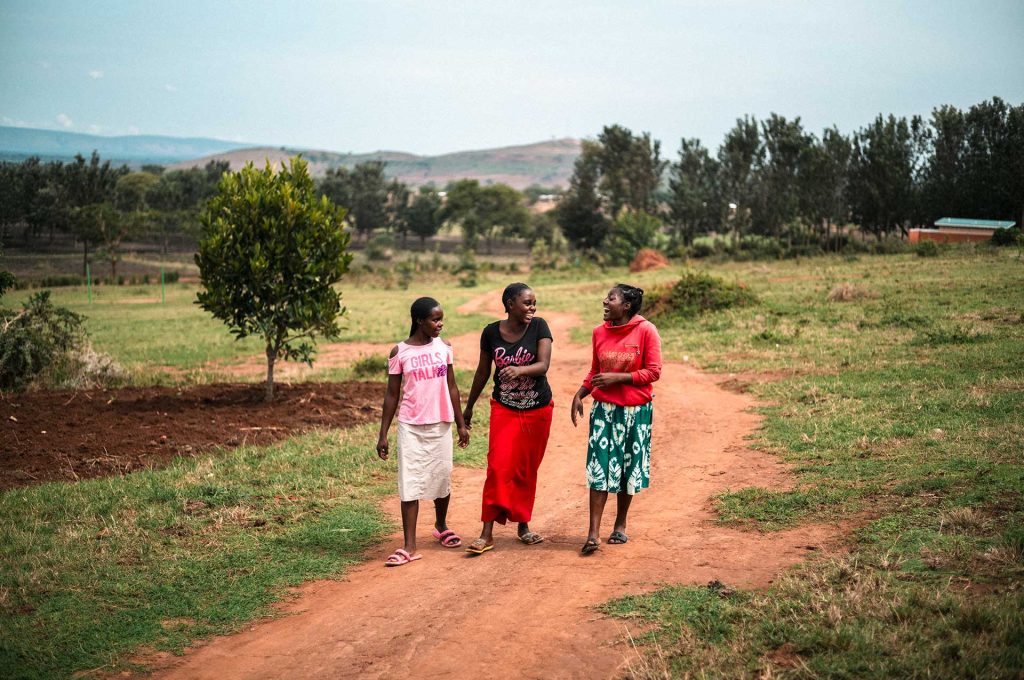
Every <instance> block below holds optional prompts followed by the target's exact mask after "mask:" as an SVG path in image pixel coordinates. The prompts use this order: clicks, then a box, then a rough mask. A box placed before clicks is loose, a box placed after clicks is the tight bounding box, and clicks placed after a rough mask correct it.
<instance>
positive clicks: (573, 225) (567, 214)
mask: <svg viewBox="0 0 1024 680" xmlns="http://www.w3.org/2000/svg"><path fill="white" fill-rule="evenodd" d="M595 145H596V142H592V141H588V140H584V142H583V150H582V153H580V155H579V157H578V158H577V159H576V163H575V166H574V168H573V173H572V178H571V179H570V180H569V190H568V191H567V192H565V195H564V196H562V200H561V201H559V202H558V207H557V208H555V219H556V220H557V221H558V226H560V227H561V228H562V233H563V234H565V238H566V239H568V240H569V243H571V244H572V245H573V247H575V248H578V249H581V250H586V249H596V248H598V247H600V246H601V244H602V243H604V240H605V237H606V236H607V235H608V228H609V226H610V221H609V220H608V218H607V217H606V216H605V214H604V210H603V209H602V208H603V205H602V199H601V194H600V192H599V191H598V187H597V184H598V181H599V179H600V168H599V166H598V163H597V154H596V152H595V150H594V149H593V147H594V146H595Z"/></svg>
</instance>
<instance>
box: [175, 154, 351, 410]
mask: <svg viewBox="0 0 1024 680" xmlns="http://www.w3.org/2000/svg"><path fill="white" fill-rule="evenodd" d="M343 219H344V210H343V209H341V208H338V207H337V206H335V205H334V204H333V203H332V202H331V201H330V200H329V199H328V198H327V197H326V196H321V197H320V198H319V199H317V198H316V195H315V191H314V186H313V180H312V179H311V178H310V176H309V172H308V169H307V164H306V162H305V161H303V160H302V159H301V158H299V157H296V158H293V159H292V160H291V162H290V164H289V165H287V166H285V167H283V168H282V169H281V170H280V171H278V172H274V170H273V168H272V167H271V166H270V164H269V163H268V164H267V165H266V167H265V168H264V169H263V170H257V169H256V168H254V167H253V166H252V164H251V163H250V164H247V165H246V167H245V168H243V169H242V170H241V171H240V172H238V173H226V174H225V175H224V176H223V178H222V179H221V182H220V190H219V193H218V194H217V195H216V196H214V197H213V198H212V199H210V201H209V202H208V203H207V206H206V209H205V210H204V211H203V214H202V218H201V222H202V237H201V239H200V242H199V250H198V252H197V253H196V257H195V260H196V264H197V265H199V272H200V280H201V282H202V285H203V288H204V290H203V291H201V292H200V293H199V294H198V296H197V298H198V300H197V302H198V304H199V305H200V306H201V307H202V308H203V309H205V310H206V311H208V312H210V313H211V314H213V316H214V317H216V318H218V319H220V320H222V321H224V323H226V324H227V325H228V327H229V328H230V330H231V333H232V334H234V335H235V337H236V338H245V337H248V336H250V335H254V336H257V337H259V338H261V339H262V340H263V342H264V345H265V347H266V352H265V353H266V357H267V387H266V398H267V400H268V401H269V400H271V399H273V395H274V363H275V362H276V361H277V359H279V358H282V359H286V360H288V359H298V360H301V361H305V362H307V363H310V364H311V363H312V361H313V356H314V353H315V347H314V344H313V343H315V341H316V338H317V336H323V337H326V338H332V337H336V336H337V335H338V334H339V333H340V328H339V326H338V318H339V316H341V315H343V314H344V313H345V309H344V307H343V306H342V304H341V294H340V293H339V292H338V291H337V290H335V288H334V286H335V284H337V283H338V282H339V281H340V280H341V278H342V275H343V274H344V273H345V272H346V271H347V270H348V265H349V262H350V261H351V259H352V256H351V254H349V253H348V252H347V247H348V243H349V236H348V234H347V233H345V231H344V230H343V228H342V224H343V222H342V221H343Z"/></svg>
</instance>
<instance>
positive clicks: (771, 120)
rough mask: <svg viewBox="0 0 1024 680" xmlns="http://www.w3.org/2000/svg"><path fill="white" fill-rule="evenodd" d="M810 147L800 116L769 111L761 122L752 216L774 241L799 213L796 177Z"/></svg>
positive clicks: (809, 140)
mask: <svg viewBox="0 0 1024 680" xmlns="http://www.w3.org/2000/svg"><path fill="white" fill-rule="evenodd" d="M810 147H811V138H810V137H809V136H808V135H807V134H806V133H805V132H804V129H803V126H802V125H801V124H800V119H799V118H796V119H794V120H792V121H790V120H786V118H784V117H783V116H780V115H778V114H776V113H772V114H771V115H770V116H769V117H768V120H765V121H762V122H761V149H762V153H761V154H760V155H759V156H758V157H757V160H756V161H755V173H756V178H757V190H756V197H757V200H756V201H755V204H754V215H753V217H754V220H755V222H756V223H757V226H758V227H759V228H760V231H761V232H763V233H766V234H770V235H771V236H772V237H773V238H774V239H775V240H776V241H779V240H781V238H782V230H783V228H784V227H789V226H790V225H792V224H793V223H794V222H795V221H796V219H797V217H798V215H799V214H800V186H799V184H798V177H799V175H800V170H801V167H800V165H801V161H802V160H805V159H806V157H807V152H808V150H809V148H810Z"/></svg>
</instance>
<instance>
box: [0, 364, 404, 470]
mask: <svg viewBox="0 0 1024 680" xmlns="http://www.w3.org/2000/svg"><path fill="white" fill-rule="evenodd" d="M263 394H264V386H263V385H262V384H234V383H230V384H215V385H199V386H194V387H181V388H178V387H144V388H125V389H117V390H81V391H77V392H72V391H39V392H26V393H23V394H5V395H3V396H2V397H0V490H5V489H12V488H15V487H19V486H26V485H29V484H36V483H40V482H49V481H55V480H65V481H74V480H78V479H86V478H90V477H105V476H109V475H118V474H125V473H128V472H133V471H135V470H140V469H146V468H158V467H162V466H164V465H166V464H167V463H168V462H169V461H171V460H172V459H173V458H175V457H177V456H189V455H195V454H197V453H201V452H203V451H207V450H209V449H211V448H213V447H216V446H224V447H236V446H240V445H242V444H268V443H271V442H274V441H277V440H280V439H283V438H285V437H287V436H289V435H292V434H296V433H298V432H303V431H307V430H312V429H315V428H328V427H331V428H344V427H351V426H352V425H356V424H360V423H365V422H372V421H375V420H377V419H379V418H380V408H381V402H382V400H383V394H384V388H383V385H381V384H380V383H375V382H350V383H296V384H290V385H289V384H281V385H276V386H275V399H274V401H273V402H272V403H266V402H265V401H263Z"/></svg>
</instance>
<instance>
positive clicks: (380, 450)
mask: <svg viewBox="0 0 1024 680" xmlns="http://www.w3.org/2000/svg"><path fill="white" fill-rule="evenodd" d="M377 456H378V457H379V458H380V459H381V460H387V459H388V437H387V435H383V434H382V435H381V436H380V437H378V438H377Z"/></svg>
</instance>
